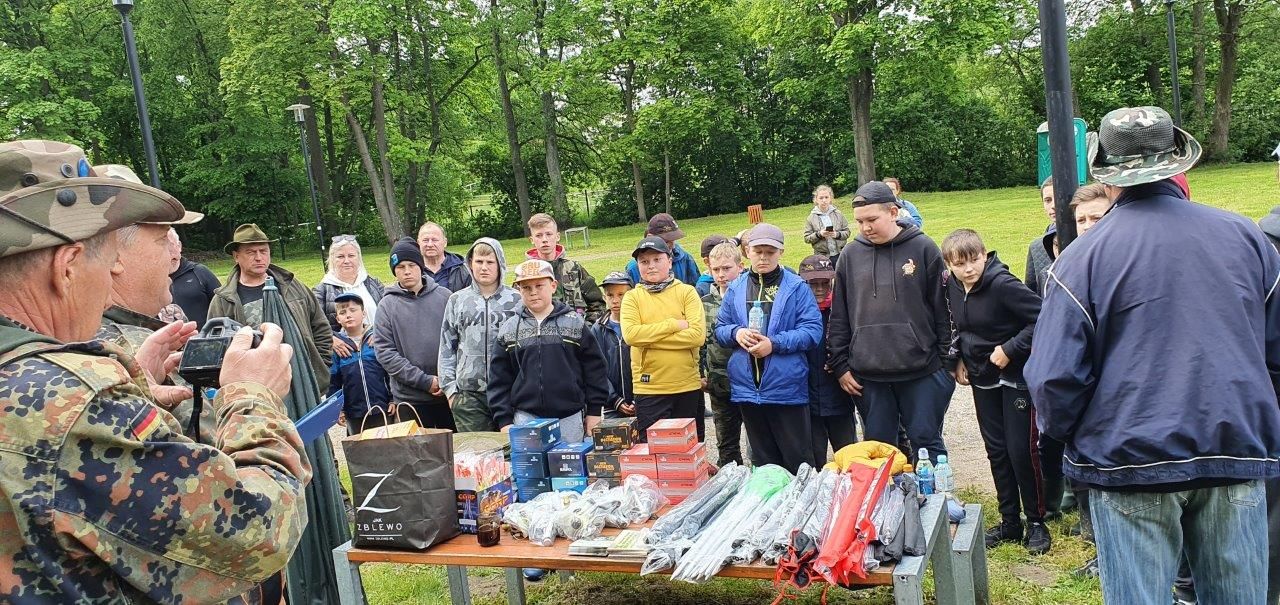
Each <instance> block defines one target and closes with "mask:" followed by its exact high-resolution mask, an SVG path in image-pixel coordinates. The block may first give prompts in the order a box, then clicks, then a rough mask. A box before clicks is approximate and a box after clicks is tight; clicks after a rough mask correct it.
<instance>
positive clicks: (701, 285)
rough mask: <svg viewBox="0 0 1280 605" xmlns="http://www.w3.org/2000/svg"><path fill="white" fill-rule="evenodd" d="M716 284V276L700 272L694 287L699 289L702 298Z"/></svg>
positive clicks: (699, 296)
mask: <svg viewBox="0 0 1280 605" xmlns="http://www.w3.org/2000/svg"><path fill="white" fill-rule="evenodd" d="M714 285H716V278H714V277H711V274H710V273H700V274H698V283H696V284H693V289H694V290H697V291H698V298H702V297H703V296H706V295H707V294H708V293H710V292H711V286H714Z"/></svg>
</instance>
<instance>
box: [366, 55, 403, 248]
mask: <svg viewBox="0 0 1280 605" xmlns="http://www.w3.org/2000/svg"><path fill="white" fill-rule="evenodd" d="M373 136H374V144H376V145H377V146H378V155H379V156H380V157H381V159H382V187H383V193H382V196H383V200H385V203H386V206H387V211H388V212H390V213H391V216H393V217H395V222H394V223H393V226H394V227H395V228H396V231H397V232H398V233H400V234H404V233H405V231H404V229H403V224H402V223H401V222H400V206H399V204H397V203H396V182H395V174H394V173H393V172H391V154H390V153H388V152H387V110H386V99H385V98H384V95H383V83H382V79H381V78H378V77H377V75H376V74H375V75H374V78H373Z"/></svg>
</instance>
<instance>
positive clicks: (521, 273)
mask: <svg viewBox="0 0 1280 605" xmlns="http://www.w3.org/2000/svg"><path fill="white" fill-rule="evenodd" d="M544 278H545V279H549V280H551V281H553V282H554V281H556V271H555V269H553V268H551V263H549V262H547V261H545V260H539V259H532V260H527V261H524V262H523V263H520V264H518V265H516V270H515V279H513V280H511V283H513V284H518V283H520V282H522V281H533V280H535V279H544Z"/></svg>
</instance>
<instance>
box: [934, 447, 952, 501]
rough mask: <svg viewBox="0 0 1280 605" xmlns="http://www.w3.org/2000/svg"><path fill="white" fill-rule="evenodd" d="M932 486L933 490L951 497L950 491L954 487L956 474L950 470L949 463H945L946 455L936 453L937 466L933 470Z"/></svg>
mask: <svg viewBox="0 0 1280 605" xmlns="http://www.w3.org/2000/svg"><path fill="white" fill-rule="evenodd" d="M933 488H934V491H936V492H938V493H940V494H942V495H944V496H946V497H947V498H950V497H951V492H953V491H955V489H956V476H955V473H953V472H951V465H950V464H949V463H947V455H946V454H939V455H938V468H937V469H936V470H934V472H933Z"/></svg>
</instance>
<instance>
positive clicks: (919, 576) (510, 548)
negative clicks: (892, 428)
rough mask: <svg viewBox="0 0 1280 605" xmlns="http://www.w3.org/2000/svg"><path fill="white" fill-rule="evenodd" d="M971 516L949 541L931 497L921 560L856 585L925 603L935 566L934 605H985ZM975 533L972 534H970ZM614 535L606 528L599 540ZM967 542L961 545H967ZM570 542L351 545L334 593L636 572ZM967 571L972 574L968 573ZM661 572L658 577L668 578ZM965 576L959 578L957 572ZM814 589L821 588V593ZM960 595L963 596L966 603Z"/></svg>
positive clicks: (724, 573) (977, 524)
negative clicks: (410, 547)
mask: <svg viewBox="0 0 1280 605" xmlns="http://www.w3.org/2000/svg"><path fill="white" fill-rule="evenodd" d="M968 511H969V516H968V517H967V518H966V519H965V521H966V523H962V524H961V525H960V526H959V527H958V528H956V531H955V534H956V540H957V541H956V542H953V541H952V531H951V524H949V523H947V514H946V508H945V506H943V503H942V498H941V496H930V497H929V500H928V502H927V503H926V504H925V506H924V507H922V508H921V510H920V522H921V525H923V526H924V531H925V544H926V545H927V553H926V555H925V556H923V557H906V558H904V559H903V560H902V561H900V562H898V564H897V565H893V566H885V567H882V568H880V569H877V570H875V571H872V572H870V573H868V574H867V579H866V580H865V581H863V582H860V583H859V584H857V586H858V587H865V586H892V587H893V593H894V602H895V603H897V604H898V605H908V604H909V605H923V603H924V589H923V580H924V573H925V569H926V567H927V566H928V565H929V564H930V563H932V564H933V577H934V582H933V583H934V587H935V591H934V592H935V593H936V597H937V598H936V601H937V603H938V604H939V605H953V604H954V605H969V604H972V603H974V600H973V599H974V597H973V595H974V594H975V592H974V591H975V588H976V589H977V591H978V594H981V595H982V598H983V599H984V600H983V601H980V602H983V603H985V602H986V600H985V599H986V593H987V578H986V551H985V545H984V543H983V542H981V541H975V540H977V538H978V537H979V536H981V534H982V530H981V528H982V507H981V506H980V505H977V504H971V505H969V507H968ZM973 528H977V529H976V530H974V529H973ZM618 531H620V530H616V529H606V530H605V531H604V532H603V533H604V535H612V534H616V533H617V532H618ZM966 541H967V542H966ZM568 548H569V541H568V540H564V539H560V540H557V541H556V543H555V544H554V545H552V546H547V547H543V546H536V545H534V544H531V543H529V542H528V541H525V540H516V539H514V538H512V537H511V536H510V535H504V536H503V538H502V543H501V544H499V545H498V546H495V547H492V548H481V547H480V546H479V545H478V544H476V537H475V536H473V535H470V534H463V535H461V536H458V537H456V538H453V539H451V540H446V541H445V542H442V543H440V544H437V545H435V546H433V547H431V548H429V549H427V550H424V551H406V550H371V549H364V548H353V547H352V545H351V543H350V542H347V543H346V544H343V545H342V546H339V547H338V548H335V549H334V550H333V563H334V567H335V568H336V570H337V573H338V593H339V595H340V596H341V603H342V605H364V603H365V600H364V588H363V585H362V583H361V580H360V565H361V564H364V563H402V564H410V565H443V566H445V568H446V572H447V575H448V578H449V596H450V600H451V601H452V603H453V604H454V605H469V604H470V603H471V589H470V585H469V584H468V583H467V567H501V568H505V569H506V584H507V602H508V603H509V604H511V605H524V603H525V593H524V576H523V575H522V572H521V570H522V568H525V567H535V568H541V569H555V570H559V571H562V572H563V571H595V572H612V573H627V574H639V573H640V563H639V562H637V561H627V560H620V559H609V558H607V557H571V556H569V554H568ZM957 557H961V558H965V560H967V561H977V560H979V559H980V560H981V571H982V575H981V576H980V577H979V576H978V575H977V572H978V568H977V567H974V566H973V565H970V566H968V567H965V566H964V565H957V564H956V558H957ZM966 570H972V571H971V572H970V571H966ZM774 571H775V567H774V566H772V565H764V564H762V563H754V564H751V565H730V566H727V567H725V568H724V569H723V570H721V571H720V573H719V574H718V576H719V577H724V578H748V579H755V580H773V578H774ZM670 572H671V570H667V571H666V572H664V573H670ZM961 572H963V573H965V574H966V577H965V578H963V579H962V578H959V577H958V574H959V573H961ZM819 590H820V588H819ZM966 595H968V596H967V597H966Z"/></svg>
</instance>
